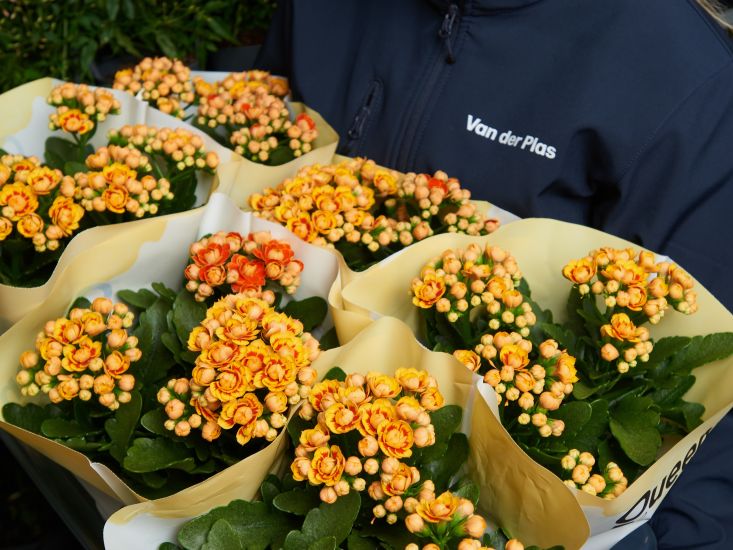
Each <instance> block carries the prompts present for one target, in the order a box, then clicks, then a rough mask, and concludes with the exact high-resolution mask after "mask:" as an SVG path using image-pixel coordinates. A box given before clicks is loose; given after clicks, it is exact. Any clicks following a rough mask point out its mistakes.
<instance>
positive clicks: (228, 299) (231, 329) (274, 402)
mask: <svg viewBox="0 0 733 550" xmlns="http://www.w3.org/2000/svg"><path fill="white" fill-rule="evenodd" d="M188 349H189V350H190V351H195V352H198V354H199V355H198V357H197V358H196V360H195V365H196V366H195V367H194V368H193V371H192V373H191V376H190V378H178V379H173V380H170V381H169V383H168V384H167V386H165V387H163V388H161V389H160V391H159V392H158V401H159V402H160V403H161V404H162V405H164V406H165V413H166V415H167V416H168V420H166V422H165V428H166V429H168V430H172V431H175V433H176V434H177V435H179V436H181V437H185V436H187V435H189V434H190V433H191V430H192V429H200V430H201V436H202V437H203V438H204V439H205V440H207V441H213V440H215V439H218V438H219V437H220V436H221V434H222V430H233V429H236V440H237V442H238V443H239V444H240V445H245V444H247V443H248V442H249V441H250V440H251V439H252V438H265V439H266V440H267V441H272V440H274V439H275V437H277V433H278V430H280V429H281V428H282V427H283V426H284V425H285V423H286V418H287V413H288V409H289V407H290V406H293V405H296V404H298V403H299V402H300V401H301V399H303V398H305V397H307V396H308V394H309V391H310V388H311V386H312V385H313V383H314V382H315V377H316V371H315V369H313V368H312V367H311V366H310V365H311V362H312V361H313V360H314V359H315V358H316V357H317V356H318V354H319V352H320V350H319V344H318V341H317V340H316V339H315V338H313V337H312V336H311V335H310V334H309V333H307V332H303V324H302V323H301V322H300V321H298V320H296V319H292V318H291V317H288V316H287V315H285V314H284V313H279V312H277V311H275V310H273V309H272V308H271V307H269V306H268V305H267V303H265V302H264V301H262V300H259V299H257V298H250V297H248V296H246V295H243V294H230V295H228V296H225V297H224V298H222V299H221V300H219V301H217V302H216V303H215V304H214V305H213V306H212V307H210V308H209V309H208V310H207V312H206V318H205V319H204V320H203V321H202V322H201V324H200V326H198V327H196V328H194V329H193V331H192V332H191V334H190V336H189V339H188Z"/></svg>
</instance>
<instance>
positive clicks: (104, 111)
mask: <svg viewBox="0 0 733 550" xmlns="http://www.w3.org/2000/svg"><path fill="white" fill-rule="evenodd" d="M48 103H49V104H50V105H52V106H54V107H56V112H54V113H53V114H51V115H50V117H49V124H48V127H49V129H51V130H61V131H62V132H63V134H64V136H70V137H71V140H68V139H65V138H64V137H56V136H52V137H49V138H48V139H47V140H46V154H45V157H46V163H48V165H49V166H51V167H53V168H59V169H61V170H64V172H65V173H69V172H71V171H72V170H73V166H74V165H77V164H80V163H81V164H83V163H84V159H85V158H86V156H87V155H88V154H89V153H90V152H91V146H90V145H89V141H90V140H91V139H92V137H94V134H95V133H96V132H97V126H98V124H99V123H100V122H103V121H104V120H106V118H107V117H108V116H109V115H117V114H119V112H120V102H119V101H118V100H117V98H115V97H114V95H112V93H110V91H109V90H105V89H104V88H96V89H94V90H92V89H91V88H89V86H87V85H86V84H72V83H70V82H65V83H64V84H60V85H58V86H56V87H55V88H54V89H53V90H51V93H50V94H49V96H48ZM67 163H71V164H70V165H69V166H66V164H67Z"/></svg>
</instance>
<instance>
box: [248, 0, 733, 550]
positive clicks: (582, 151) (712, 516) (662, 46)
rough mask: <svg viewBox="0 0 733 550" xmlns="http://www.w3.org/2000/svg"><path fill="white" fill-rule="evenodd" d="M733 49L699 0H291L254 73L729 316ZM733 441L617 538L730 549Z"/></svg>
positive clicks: (698, 459)
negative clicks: (619, 240)
mask: <svg viewBox="0 0 733 550" xmlns="http://www.w3.org/2000/svg"><path fill="white" fill-rule="evenodd" d="M732 59H733V57H732V53H731V41H730V40H729V38H728V37H727V35H726V34H725V33H724V32H723V31H722V30H721V29H720V28H719V27H718V26H717V25H716V24H715V23H714V22H713V21H712V19H711V18H709V17H708V16H707V15H706V14H705V13H704V12H703V11H702V10H701V9H700V8H699V7H698V6H697V4H696V3H695V2H694V1H693V0H478V1H471V0H465V1H460V0H456V2H455V5H453V6H452V7H451V5H450V4H449V2H448V1H440V0H432V1H428V0H364V1H361V2H357V1H355V0H332V1H327V0H307V1H306V0H298V1H292V0H285V1H283V2H281V6H280V9H279V11H278V13H277V15H276V17H275V20H274V21H273V25H272V27H271V30H270V33H269V35H268V39H267V42H266V44H265V46H264V48H263V50H262V52H261V55H260V59H259V62H258V66H259V67H261V68H264V69H270V70H272V71H273V72H276V73H280V74H283V75H286V76H288V77H289V78H290V80H291V85H292V88H293V93H294V95H295V97H296V99H301V100H303V101H305V102H306V103H308V104H309V105H311V106H312V107H314V108H315V109H317V110H318V111H319V112H320V113H321V114H323V115H324V116H325V118H326V120H328V121H329V122H330V123H331V124H332V125H333V126H334V128H335V129H336V130H337V131H338V132H339V134H340V136H341V138H342V141H341V144H340V152H342V153H345V154H349V155H366V156H369V157H371V158H374V159H375V160H376V161H378V162H379V163H382V164H385V165H387V166H390V167H393V168H396V169H399V170H403V171H404V170H418V171H433V170H436V169H442V170H445V171H447V172H448V173H449V174H451V175H454V176H457V177H459V178H460V179H461V180H462V182H463V183H464V185H466V186H467V187H468V188H469V189H471V191H472V192H473V194H474V197H476V198H480V199H487V200H489V201H491V202H493V203H495V204H497V205H499V206H501V207H503V208H505V209H507V210H510V211H512V212H515V213H516V214H518V215H520V216H523V217H528V216H545V217H553V218H559V219H563V220H568V221H572V222H577V223H582V224H586V225H590V226H593V227H597V228H600V229H603V230H605V231H608V232H610V233H614V234H617V235H620V236H622V237H625V238H627V239H630V240H633V241H636V242H638V243H639V244H642V245H644V246H646V247H648V248H650V249H652V250H656V251H659V252H663V253H666V254H668V255H670V256H671V257H672V258H674V260H676V261H677V262H679V263H680V264H681V265H682V266H683V267H684V268H685V269H686V270H688V271H689V272H691V273H692V274H693V275H694V276H695V277H696V278H697V279H698V280H700V281H701V282H702V283H703V284H704V285H705V286H706V287H707V288H708V289H709V290H710V291H712V292H713V294H715V295H716V296H717V297H718V299H719V300H720V301H721V302H723V303H724V304H725V305H726V306H727V307H728V308H729V309H733V284H732V283H733V277H731V275H730V274H731V272H732V271H733V270H732V268H733V243H731V240H732V239H731V237H733V224H731V218H733V212H731V209H732V208H733V62H732ZM560 244H561V243H560ZM732 436H733V415H729V416H728V417H726V418H725V419H724V420H723V421H722V422H721V424H720V425H719V426H718V427H717V428H716V429H715V430H714V431H713V432H712V434H711V435H710V436H709V437H708V438H707V440H706V443H705V445H703V446H702V447H701V449H700V451H699V452H698V453H697V454H696V455H695V457H694V458H693V460H692V462H691V463H690V465H688V467H687V468H686V469H685V470H684V473H683V475H682V476H681V477H680V478H679V479H678V481H677V482H676V484H675V485H674V487H673V488H672V490H671V492H670V494H669V495H668V496H667V498H666V499H665V500H664V501H663V504H662V506H661V507H660V509H659V510H658V511H657V513H656V514H655V516H654V518H653V519H652V522H651V525H652V527H653V529H654V531H653V532H652V530H651V529H649V528H647V527H645V528H644V529H643V530H640V531H638V532H637V533H636V534H635V535H633V537H635V538H633V537H632V538H628V539H626V540H625V541H622V542H621V543H619V545H618V546H617V548H621V549H625V548H632V549H637V548H638V549H640V548H649V547H653V544H655V540H658V543H659V548H666V549H672V548H679V549H688V548H696V549H723V548H733V466H732V465H733V437H732Z"/></svg>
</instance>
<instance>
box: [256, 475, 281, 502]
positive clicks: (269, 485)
mask: <svg viewBox="0 0 733 550" xmlns="http://www.w3.org/2000/svg"><path fill="white" fill-rule="evenodd" d="M281 491H282V484H281V483H280V480H279V479H278V478H277V476H275V475H273V474H270V475H269V476H267V478H266V479H265V481H263V482H262V485H260V494H261V495H262V502H264V503H265V504H267V505H268V506H269V505H272V504H273V500H275V497H276V496H277V495H279V494H280V492H281Z"/></svg>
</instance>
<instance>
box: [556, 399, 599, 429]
mask: <svg viewBox="0 0 733 550" xmlns="http://www.w3.org/2000/svg"><path fill="white" fill-rule="evenodd" d="M592 413H593V408H592V407H591V406H590V404H588V403H586V402H585V401H571V402H570V403H564V404H562V405H561V406H560V408H559V409H557V410H556V411H553V412H552V413H551V416H552V418H557V419H558V420H562V421H563V422H565V429H564V430H563V436H564V437H571V436H573V435H575V434H576V433H577V432H578V431H579V430H580V429H581V428H582V427H583V426H584V425H585V424H586V423H587V422H588V421H589V420H590V418H591V414H592Z"/></svg>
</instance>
